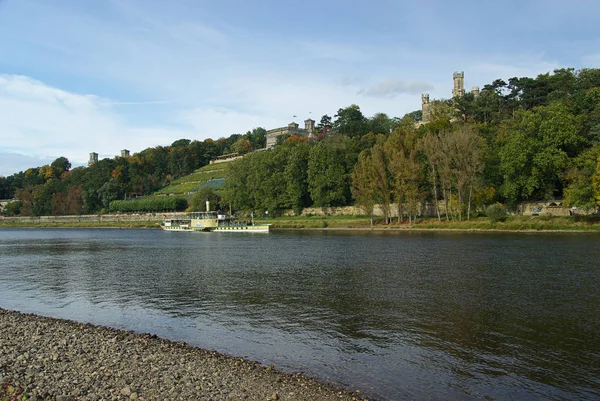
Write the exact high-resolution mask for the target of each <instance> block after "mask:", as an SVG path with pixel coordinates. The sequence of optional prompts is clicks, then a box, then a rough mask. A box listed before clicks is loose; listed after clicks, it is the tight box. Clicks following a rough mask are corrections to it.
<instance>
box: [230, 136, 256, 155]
mask: <svg viewBox="0 0 600 401" xmlns="http://www.w3.org/2000/svg"><path fill="white" fill-rule="evenodd" d="M231 151H232V152H235V153H239V154H242V155H243V154H246V153H248V152H250V151H252V143H251V142H250V141H249V140H248V139H246V138H243V137H242V138H240V139H238V140H237V141H236V142H235V143H234V144H233V145H231Z"/></svg>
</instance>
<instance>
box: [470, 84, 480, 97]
mask: <svg viewBox="0 0 600 401" xmlns="http://www.w3.org/2000/svg"><path fill="white" fill-rule="evenodd" d="M471 93H472V94H473V96H475V97H477V96H479V86H474V87H472V88H471Z"/></svg>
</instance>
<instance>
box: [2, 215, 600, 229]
mask: <svg viewBox="0 0 600 401" xmlns="http://www.w3.org/2000/svg"><path fill="white" fill-rule="evenodd" d="M140 216H142V217H141V218H140ZM93 217H94V219H91V218H80V219H76V218H64V219H63V218H61V216H57V217H55V218H51V217H46V218H7V219H3V218H0V228H155V229H158V228H160V223H161V222H162V217H159V216H156V215H154V216H153V215H131V216H130V217H128V216H127V215H119V216H113V215H106V216H101V217H98V216H93ZM256 222H257V223H269V224H271V228H272V229H275V230H277V229H311V230H323V229H326V230H378V231H397V230H412V231H421V230H436V231H437V230H448V231H515V232H528V231H549V232H600V216H573V217H561V216H509V217H508V218H507V219H506V221H503V222H491V221H490V219H488V218H486V217H477V218H472V219H470V220H464V221H458V220H450V221H446V220H442V221H439V220H438V219H435V218H427V219H418V220H417V223H416V224H409V223H408V222H407V221H405V222H402V223H401V224H398V222H397V220H394V221H393V222H392V223H390V224H384V222H383V221H382V220H375V221H374V224H373V225H371V222H370V220H369V219H368V218H367V217H361V216H327V217H325V216H302V217H278V218H270V219H269V220H265V219H262V220H261V219H257V220H256Z"/></svg>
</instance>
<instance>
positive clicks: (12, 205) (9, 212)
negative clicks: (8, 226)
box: [2, 200, 23, 217]
mask: <svg viewBox="0 0 600 401" xmlns="http://www.w3.org/2000/svg"><path fill="white" fill-rule="evenodd" d="M22 208H23V202H22V201H20V200H17V201H12V202H8V203H7V204H6V205H4V208H3V209H2V214H3V215H4V216H7V217H10V216H18V215H20V214H21V209H22Z"/></svg>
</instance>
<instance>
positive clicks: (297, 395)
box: [0, 309, 364, 401]
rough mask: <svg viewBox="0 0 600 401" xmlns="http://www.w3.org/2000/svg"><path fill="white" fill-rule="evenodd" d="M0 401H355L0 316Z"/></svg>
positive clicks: (205, 360) (245, 365) (112, 334)
mask: <svg viewBox="0 0 600 401" xmlns="http://www.w3.org/2000/svg"><path fill="white" fill-rule="evenodd" d="M0 386H1V387H0V400H4V399H7V400H15V401H16V400H25V399H27V400H56V401H75V400H80V401H83V400H139V401H143V400H147V401H148V400H214V401H217V400H307V401H309V400H310V401H315V400H323V401H327V400H362V399H364V398H362V397H361V396H360V395H359V394H358V393H350V392H348V391H345V390H340V389H337V388H334V387H332V386H329V385H326V384H323V383H319V382H318V381H316V380H313V379H310V378H306V377H304V376H301V375H296V374H286V373H281V372H278V371H277V370H275V369H273V367H272V366H267V367H265V366H261V365H259V364H257V363H255V362H251V361H247V360H244V359H240V358H234V357H229V356H226V355H222V354H219V353H217V352H213V351H208V350H204V349H200V348H196V347H192V346H190V345H188V344H184V343H177V342H172V341H168V340H164V339H161V338H157V337H156V336H154V335H150V334H137V333H132V332H127V331H120V330H116V329H111V328H106V327H99V326H93V325H89V324H81V323H76V322H71V321H67V320H59V319H52V318H47V317H41V316H37V315H31V314H22V313H19V312H13V311H7V310H3V309H0Z"/></svg>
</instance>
